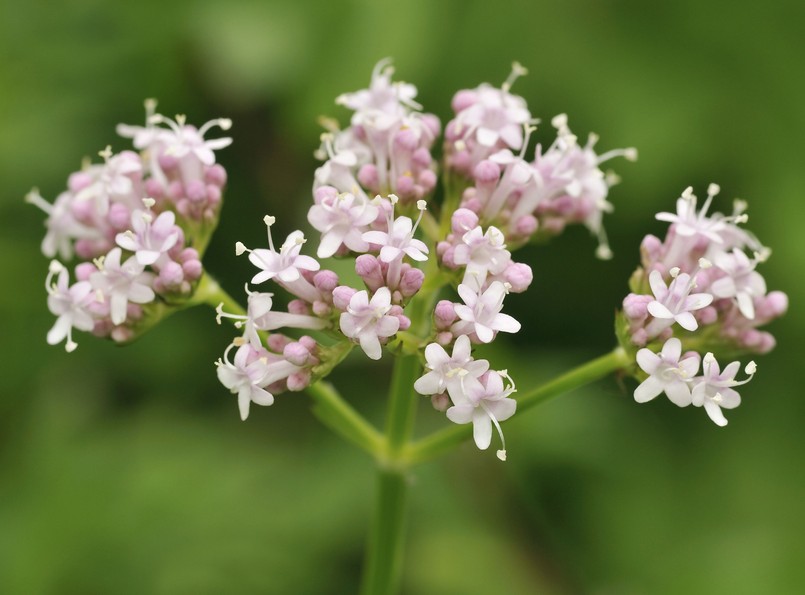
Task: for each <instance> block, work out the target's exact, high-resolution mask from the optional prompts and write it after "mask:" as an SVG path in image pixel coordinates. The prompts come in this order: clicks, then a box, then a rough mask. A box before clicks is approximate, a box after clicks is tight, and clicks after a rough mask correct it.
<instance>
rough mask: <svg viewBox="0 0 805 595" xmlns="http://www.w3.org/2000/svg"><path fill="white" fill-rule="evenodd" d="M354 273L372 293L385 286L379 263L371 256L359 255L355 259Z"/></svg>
mask: <svg viewBox="0 0 805 595" xmlns="http://www.w3.org/2000/svg"><path fill="white" fill-rule="evenodd" d="M355 272H356V273H358V275H359V276H360V278H361V279H363V282H364V283H366V286H367V287H368V288H369V289H371V290H372V291H377V290H378V289H379V288H380V287H382V286H383V285H385V284H386V280H385V279H384V278H383V271H382V269H381V268H380V261H378V259H377V257H375V256H373V255H372V254H361V255H360V256H359V257H358V258H356V259H355Z"/></svg>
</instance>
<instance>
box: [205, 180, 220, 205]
mask: <svg viewBox="0 0 805 595" xmlns="http://www.w3.org/2000/svg"><path fill="white" fill-rule="evenodd" d="M207 202H208V203H209V204H210V205H211V206H216V205H218V204H220V202H221V189H220V188H219V187H218V186H213V185H212V184H209V185H208V186H207Z"/></svg>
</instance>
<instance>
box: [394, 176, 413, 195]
mask: <svg viewBox="0 0 805 595" xmlns="http://www.w3.org/2000/svg"><path fill="white" fill-rule="evenodd" d="M396 190H397V194H398V195H399V196H400V198H407V197H409V196H412V195H413V194H414V179H413V178H412V177H411V176H406V175H402V176H399V177H398V178H397V187H396Z"/></svg>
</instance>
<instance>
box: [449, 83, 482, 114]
mask: <svg viewBox="0 0 805 595" xmlns="http://www.w3.org/2000/svg"><path fill="white" fill-rule="evenodd" d="M477 101H478V96H477V94H476V93H475V91H473V90H471V89H462V90H461V91H459V92H458V93H456V94H455V95H453V100H452V101H451V102H450V106H451V107H452V108H453V111H454V112H456V113H458V112H460V111H463V110H465V109H467V108H468V107H470V106H471V105H473V104H474V103H476V102H477Z"/></svg>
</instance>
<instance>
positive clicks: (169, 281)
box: [159, 260, 184, 289]
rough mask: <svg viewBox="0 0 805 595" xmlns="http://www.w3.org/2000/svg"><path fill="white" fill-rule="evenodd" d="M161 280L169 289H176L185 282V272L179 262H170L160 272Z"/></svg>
mask: <svg viewBox="0 0 805 595" xmlns="http://www.w3.org/2000/svg"><path fill="white" fill-rule="evenodd" d="M159 280H160V281H161V282H162V283H163V284H164V286H165V287H166V288H167V289H174V288H176V287H178V286H179V285H181V284H182V281H184V270H183V269H182V265H180V264H179V263H178V262H173V261H172V260H169V261H168V262H166V263H165V264H164V265H163V266H162V268H161V269H160V271H159Z"/></svg>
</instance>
